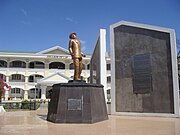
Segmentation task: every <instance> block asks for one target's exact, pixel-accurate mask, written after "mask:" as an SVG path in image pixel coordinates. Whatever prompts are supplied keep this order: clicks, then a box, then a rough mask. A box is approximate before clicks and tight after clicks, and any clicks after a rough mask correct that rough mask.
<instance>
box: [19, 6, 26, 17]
mask: <svg viewBox="0 0 180 135" xmlns="http://www.w3.org/2000/svg"><path fill="white" fill-rule="evenodd" d="M20 11H21V13H22V14H23V15H25V16H27V11H26V10H25V9H23V8H21V9H20Z"/></svg>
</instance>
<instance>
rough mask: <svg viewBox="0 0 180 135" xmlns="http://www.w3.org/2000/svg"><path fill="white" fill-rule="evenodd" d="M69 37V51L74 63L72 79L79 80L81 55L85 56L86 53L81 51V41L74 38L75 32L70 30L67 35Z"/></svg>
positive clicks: (81, 65)
mask: <svg viewBox="0 0 180 135" xmlns="http://www.w3.org/2000/svg"><path fill="white" fill-rule="evenodd" d="M69 38H70V40H69V52H70V54H71V56H72V59H73V63H74V80H81V72H82V68H83V64H82V57H86V55H84V54H83V53H82V52H81V46H80V44H81V43H80V41H79V40H77V39H76V33H75V32H72V33H71V34H70V35H69Z"/></svg>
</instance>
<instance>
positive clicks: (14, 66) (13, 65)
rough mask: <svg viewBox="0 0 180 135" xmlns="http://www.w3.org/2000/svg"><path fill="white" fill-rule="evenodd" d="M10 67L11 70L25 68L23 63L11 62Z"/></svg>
mask: <svg viewBox="0 0 180 135" xmlns="http://www.w3.org/2000/svg"><path fill="white" fill-rule="evenodd" d="M10 67H12V68H26V63H25V62H23V61H12V62H11V63H10Z"/></svg>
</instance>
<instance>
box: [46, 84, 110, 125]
mask: <svg viewBox="0 0 180 135" xmlns="http://www.w3.org/2000/svg"><path fill="white" fill-rule="evenodd" d="M107 119H108V115H107V108H106V105H105V98H104V90H103V86H102V85H97V84H87V83H85V82H73V81H72V82H69V83H60V84H55V85H53V90H52V93H51V101H50V103H49V108H48V116H47V120H48V121H51V122H54V123H95V122H99V121H103V120H107Z"/></svg>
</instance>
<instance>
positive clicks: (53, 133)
mask: <svg viewBox="0 0 180 135" xmlns="http://www.w3.org/2000/svg"><path fill="white" fill-rule="evenodd" d="M46 115H47V109H45V108H43V109H42V108H41V109H39V110H37V111H16V112H5V113H0V135H180V118H162V117H134V116H113V115H109V120H106V121H103V122H98V123H95V124H54V123H51V122H48V121H46Z"/></svg>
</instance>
